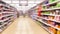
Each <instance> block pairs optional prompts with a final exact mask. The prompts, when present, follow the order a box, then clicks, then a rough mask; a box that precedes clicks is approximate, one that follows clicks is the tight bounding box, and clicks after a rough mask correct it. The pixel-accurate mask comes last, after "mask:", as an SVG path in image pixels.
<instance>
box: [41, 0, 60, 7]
mask: <svg viewBox="0 0 60 34" xmlns="http://www.w3.org/2000/svg"><path fill="white" fill-rule="evenodd" d="M58 2H60V0H58V1H54V2H52V3H48V4H45V5H42V6H49V5H52V4H55V3H58Z"/></svg>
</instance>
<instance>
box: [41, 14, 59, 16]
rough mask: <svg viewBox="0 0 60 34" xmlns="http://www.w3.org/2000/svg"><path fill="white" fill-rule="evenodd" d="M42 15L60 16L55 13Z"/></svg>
mask: <svg viewBox="0 0 60 34" xmlns="http://www.w3.org/2000/svg"><path fill="white" fill-rule="evenodd" d="M41 15H48V16H60V15H54V14H41Z"/></svg>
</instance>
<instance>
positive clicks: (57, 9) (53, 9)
mask: <svg viewBox="0 0 60 34" xmlns="http://www.w3.org/2000/svg"><path fill="white" fill-rule="evenodd" d="M58 9H60V7H57V8H49V9H42V10H41V11H50V10H58Z"/></svg>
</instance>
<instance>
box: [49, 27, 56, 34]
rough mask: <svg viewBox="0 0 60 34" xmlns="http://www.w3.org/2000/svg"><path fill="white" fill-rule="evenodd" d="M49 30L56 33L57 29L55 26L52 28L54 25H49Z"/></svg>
mask: <svg viewBox="0 0 60 34" xmlns="http://www.w3.org/2000/svg"><path fill="white" fill-rule="evenodd" d="M49 30H50V31H51V32H52V33H53V34H56V32H57V31H56V29H55V28H52V27H49Z"/></svg>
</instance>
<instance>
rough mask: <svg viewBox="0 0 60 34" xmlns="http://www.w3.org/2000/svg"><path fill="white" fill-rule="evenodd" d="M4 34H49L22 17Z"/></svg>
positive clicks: (3, 33)
mask: <svg viewBox="0 0 60 34" xmlns="http://www.w3.org/2000/svg"><path fill="white" fill-rule="evenodd" d="M2 34H49V33H48V32H46V31H45V30H44V29H43V28H41V27H40V26H39V25H38V24H36V23H35V22H34V21H33V20H32V19H30V18H28V17H25V18H24V17H22V16H21V17H20V18H18V19H17V20H15V22H13V23H12V24H11V25H10V26H9V27H8V28H7V29H6V30H5V31H3V32H2Z"/></svg>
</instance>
